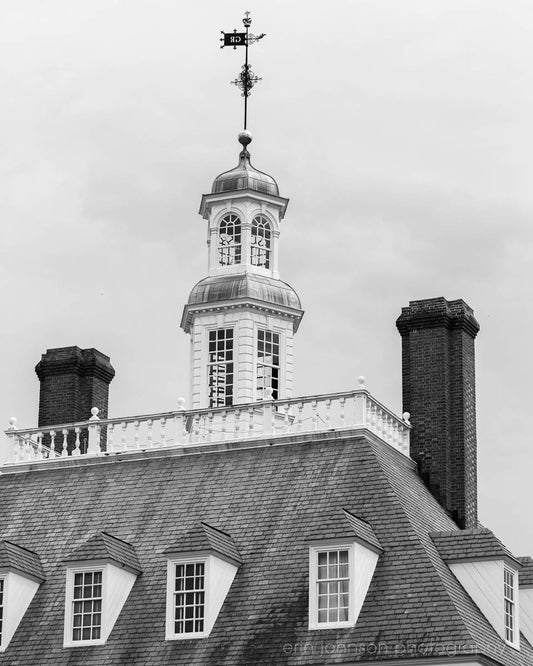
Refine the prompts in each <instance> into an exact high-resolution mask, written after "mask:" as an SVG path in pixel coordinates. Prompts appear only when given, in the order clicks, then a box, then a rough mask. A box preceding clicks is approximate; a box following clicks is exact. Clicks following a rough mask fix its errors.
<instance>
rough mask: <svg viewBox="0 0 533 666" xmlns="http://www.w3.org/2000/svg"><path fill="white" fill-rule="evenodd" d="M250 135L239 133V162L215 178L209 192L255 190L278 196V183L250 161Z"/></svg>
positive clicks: (246, 132) (248, 133)
mask: <svg viewBox="0 0 533 666" xmlns="http://www.w3.org/2000/svg"><path fill="white" fill-rule="evenodd" d="M251 140H252V135H251V134H250V132H248V131H246V130H245V131H244V132H241V133H240V134H239V142H240V143H241V144H242V150H241V152H240V154H239V164H238V165H237V166H236V167H235V168H234V169H231V170H230V171H225V172H224V173H221V174H220V175H219V176H217V177H216V178H215V180H214V181H213V187H212V188H211V193H212V194H216V193H219V192H232V191H235V190H255V191H256V192H261V193H262V194H271V195H273V196H276V197H277V196H279V189H278V184H277V183H276V181H275V180H274V179H273V178H272V176H269V175H268V174H267V173H263V172H262V171H258V170H257V169H255V168H254V167H253V166H252V165H251V163H250V153H249V152H248V148H247V146H248V144H249V143H250V142H251Z"/></svg>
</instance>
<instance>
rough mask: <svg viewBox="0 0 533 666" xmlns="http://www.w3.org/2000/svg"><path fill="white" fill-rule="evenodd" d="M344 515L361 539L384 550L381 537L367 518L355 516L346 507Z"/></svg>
mask: <svg viewBox="0 0 533 666" xmlns="http://www.w3.org/2000/svg"><path fill="white" fill-rule="evenodd" d="M344 515H345V516H346V520H347V521H348V522H349V524H350V527H351V528H352V530H353V531H354V534H355V536H356V537H357V538H358V539H359V540H360V541H364V542H366V543H367V544H370V545H371V546H373V547H374V548H375V549H376V550H379V551H382V550H383V546H382V545H381V544H380V543H379V539H378V538H377V536H376V535H375V533H374V530H373V529H372V525H369V524H368V523H367V522H366V521H365V520H361V518H358V517H357V516H354V515H353V514H352V513H350V512H349V511H346V509H344Z"/></svg>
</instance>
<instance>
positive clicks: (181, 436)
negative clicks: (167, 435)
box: [174, 398, 187, 444]
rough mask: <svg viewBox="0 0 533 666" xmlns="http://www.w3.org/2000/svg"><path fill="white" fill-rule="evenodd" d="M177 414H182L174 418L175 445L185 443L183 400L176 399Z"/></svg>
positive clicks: (185, 422)
mask: <svg viewBox="0 0 533 666" xmlns="http://www.w3.org/2000/svg"><path fill="white" fill-rule="evenodd" d="M177 411H178V412H183V413H180V414H176V415H175V416H174V422H175V424H176V443H179V444H182V443H184V442H186V441H187V429H186V426H187V419H186V417H185V414H184V412H185V398H178V410H177Z"/></svg>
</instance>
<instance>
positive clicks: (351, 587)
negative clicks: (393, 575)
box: [309, 540, 355, 629]
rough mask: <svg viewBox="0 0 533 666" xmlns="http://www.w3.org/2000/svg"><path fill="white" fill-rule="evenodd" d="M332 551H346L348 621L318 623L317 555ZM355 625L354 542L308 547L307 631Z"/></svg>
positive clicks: (337, 542)
mask: <svg viewBox="0 0 533 666" xmlns="http://www.w3.org/2000/svg"><path fill="white" fill-rule="evenodd" d="M334 550H347V551H348V577H349V582H348V594H349V597H348V620H343V621H337V622H319V621H318V555H319V553H328V552H331V551H334ZM354 624H355V553H354V542H353V540H351V541H335V542H331V543H324V544H323V545H320V546H310V547H309V629H332V628H341V627H353V626H354Z"/></svg>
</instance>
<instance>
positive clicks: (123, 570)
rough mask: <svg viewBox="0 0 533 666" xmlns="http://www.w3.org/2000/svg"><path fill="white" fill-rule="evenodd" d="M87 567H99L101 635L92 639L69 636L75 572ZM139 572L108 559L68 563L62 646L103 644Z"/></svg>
mask: <svg viewBox="0 0 533 666" xmlns="http://www.w3.org/2000/svg"><path fill="white" fill-rule="evenodd" d="M87 571H102V628H101V637H100V638H99V639H94V640H80V641H75V640H72V606H73V593H74V574H75V573H80V572H87ZM137 576H138V573H137V572H134V571H132V570H131V569H129V568H127V567H121V566H118V565H116V564H114V563H113V562H110V561H109V560H91V561H83V562H74V563H72V564H71V565H70V566H68V567H67V575H66V586H65V587H66V589H65V628H64V637H63V645H64V647H83V646H86V645H103V644H104V643H105V642H106V641H107V639H108V638H109V634H110V633H111V631H112V630H113V627H114V626H115V622H116V621H117V618H118V616H119V615H120V612H121V610H122V608H123V606H124V604H125V603H126V599H127V598H128V596H129V594H130V592H131V589H132V587H133V585H134V583H135V581H136V579H137Z"/></svg>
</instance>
